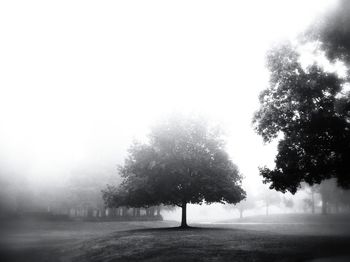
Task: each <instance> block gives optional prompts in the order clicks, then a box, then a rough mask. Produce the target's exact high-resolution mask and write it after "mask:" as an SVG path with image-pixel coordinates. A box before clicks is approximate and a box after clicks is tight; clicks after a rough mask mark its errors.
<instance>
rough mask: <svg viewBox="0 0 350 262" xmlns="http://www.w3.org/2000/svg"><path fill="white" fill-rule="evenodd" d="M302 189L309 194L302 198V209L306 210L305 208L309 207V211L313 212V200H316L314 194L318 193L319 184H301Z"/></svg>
mask: <svg viewBox="0 0 350 262" xmlns="http://www.w3.org/2000/svg"><path fill="white" fill-rule="evenodd" d="M301 187H302V189H303V190H304V192H305V193H306V194H308V195H309V197H308V198H304V199H303V202H304V210H305V211H306V210H307V209H311V213H312V214H315V205H316V204H315V202H316V200H315V199H316V195H318V193H319V191H320V186H319V185H313V186H310V185H308V184H305V183H304V184H302V186H301Z"/></svg>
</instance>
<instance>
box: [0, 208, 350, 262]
mask: <svg viewBox="0 0 350 262" xmlns="http://www.w3.org/2000/svg"><path fill="white" fill-rule="evenodd" d="M348 218H349V217H345V218H344V217H335V216H332V217H331V219H329V217H328V218H324V217H322V216H319V215H318V216H300V215H277V216H276V215H275V216H270V217H268V218H266V217H263V216H262V217H251V218H245V219H242V220H230V221H222V222H218V223H216V224H208V223H206V224H194V225H193V226H194V227H193V228H191V229H189V230H180V229H178V228H173V227H175V226H177V223H175V222H171V221H165V222H60V223H57V222H51V223H50V222H40V223H39V222H34V221H23V222H21V223H16V224H15V223H13V222H12V223H10V222H8V223H1V231H0V233H1V237H0V261H38V262H40V261H78V262H79V261H350V260H349V258H350V221H349V219H348Z"/></svg>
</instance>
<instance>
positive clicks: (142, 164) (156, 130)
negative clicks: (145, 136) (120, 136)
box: [104, 116, 245, 227]
mask: <svg viewBox="0 0 350 262" xmlns="http://www.w3.org/2000/svg"><path fill="white" fill-rule="evenodd" d="M120 173H121V174H122V176H123V179H124V180H123V182H122V184H121V185H120V186H119V187H108V188H107V190H106V191H105V192H104V199H105V201H106V203H107V205H109V206H133V207H145V206H152V205H159V204H164V205H176V206H179V207H181V208H182V223H181V225H182V226H183V227H185V226H187V223H186V205H187V204H188V203H192V204H202V203H203V202H205V203H208V204H209V203H213V202H221V203H225V202H227V203H238V202H239V201H241V200H242V199H244V197H245V192H244V190H243V189H242V188H241V179H242V177H241V175H240V174H239V171H238V168H237V166H236V165H235V164H233V162H232V161H231V160H230V158H229V155H228V154H227V152H226V151H225V148H224V141H223V140H222V139H221V136H220V132H219V131H218V129H213V128H210V127H209V125H208V124H207V122H206V121H204V120H202V119H200V118H184V117H179V116H173V117H171V118H169V119H168V120H166V121H164V122H161V123H160V124H158V125H156V126H154V127H153V129H152V131H151V134H150V137H149V143H147V144H139V143H135V144H134V145H133V146H132V147H131V148H130V150H129V157H128V158H127V159H126V160H125V164H124V165H123V166H122V167H120Z"/></svg>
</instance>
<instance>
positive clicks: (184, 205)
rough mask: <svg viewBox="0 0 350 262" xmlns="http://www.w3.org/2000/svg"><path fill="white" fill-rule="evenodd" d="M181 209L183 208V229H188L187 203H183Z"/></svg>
mask: <svg viewBox="0 0 350 262" xmlns="http://www.w3.org/2000/svg"><path fill="white" fill-rule="evenodd" d="M181 208H182V218H181V228H188V225H187V220H186V211H187V210H186V209H187V203H183V204H182V207H181Z"/></svg>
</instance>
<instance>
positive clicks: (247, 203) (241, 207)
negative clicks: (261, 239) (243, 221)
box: [234, 197, 255, 218]
mask: <svg viewBox="0 0 350 262" xmlns="http://www.w3.org/2000/svg"><path fill="white" fill-rule="evenodd" d="M234 207H235V208H236V209H237V210H238V211H239V217H240V218H243V213H244V211H246V210H249V209H252V208H254V207H255V200H254V199H253V198H252V197H247V198H246V199H244V200H242V201H241V202H239V203H238V204H236V205H235V206H234Z"/></svg>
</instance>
